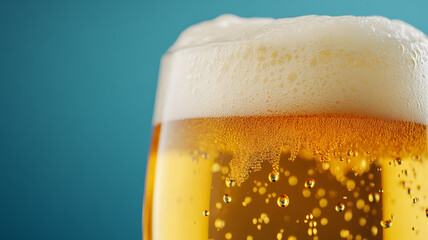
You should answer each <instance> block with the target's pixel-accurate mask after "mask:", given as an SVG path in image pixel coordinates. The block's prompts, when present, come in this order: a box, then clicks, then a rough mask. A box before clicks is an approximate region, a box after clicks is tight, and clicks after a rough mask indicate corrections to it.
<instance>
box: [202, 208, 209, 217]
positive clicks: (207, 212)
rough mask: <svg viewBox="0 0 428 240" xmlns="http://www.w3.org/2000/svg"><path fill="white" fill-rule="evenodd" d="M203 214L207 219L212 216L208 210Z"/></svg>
mask: <svg viewBox="0 0 428 240" xmlns="http://www.w3.org/2000/svg"><path fill="white" fill-rule="evenodd" d="M202 214H203V215H204V216H205V217H208V216H209V215H210V211H208V210H204V211H203V212H202Z"/></svg>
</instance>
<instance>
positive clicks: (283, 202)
mask: <svg viewBox="0 0 428 240" xmlns="http://www.w3.org/2000/svg"><path fill="white" fill-rule="evenodd" d="M276 203H277V204H278V206H280V207H287V206H288V204H289V203H290V199H289V198H288V196H287V195H285V194H281V195H280V196H279V197H278V200H277V201H276Z"/></svg>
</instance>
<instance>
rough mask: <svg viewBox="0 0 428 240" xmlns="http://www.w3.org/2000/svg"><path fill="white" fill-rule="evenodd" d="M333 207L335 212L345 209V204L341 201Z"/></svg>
mask: <svg viewBox="0 0 428 240" xmlns="http://www.w3.org/2000/svg"><path fill="white" fill-rule="evenodd" d="M334 209H335V210H336V212H343V210H345V204H344V203H343V202H339V203H338V204H336V206H335V207H334Z"/></svg>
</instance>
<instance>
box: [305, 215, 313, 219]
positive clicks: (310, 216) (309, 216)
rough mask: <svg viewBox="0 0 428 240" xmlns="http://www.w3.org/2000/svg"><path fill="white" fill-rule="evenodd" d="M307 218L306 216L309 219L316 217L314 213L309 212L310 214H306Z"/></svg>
mask: <svg viewBox="0 0 428 240" xmlns="http://www.w3.org/2000/svg"><path fill="white" fill-rule="evenodd" d="M305 218H306V219H307V220H309V219H314V215H313V214H312V213H308V214H306V216H305Z"/></svg>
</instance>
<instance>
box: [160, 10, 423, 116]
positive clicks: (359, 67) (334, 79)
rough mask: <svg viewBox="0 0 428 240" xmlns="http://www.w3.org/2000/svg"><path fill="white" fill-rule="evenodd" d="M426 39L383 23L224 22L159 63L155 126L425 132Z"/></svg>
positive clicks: (183, 42)
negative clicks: (279, 119)
mask: <svg viewBox="0 0 428 240" xmlns="http://www.w3.org/2000/svg"><path fill="white" fill-rule="evenodd" d="M427 60H428V39H427V37H426V36H425V35H424V34H423V33H422V32H420V31H419V30H417V29H415V28H414V27H412V26H410V25H408V24H406V23H404V22H401V21H398V20H389V19H386V18H383V17H353V16H343V17H328V16H304V17H298V18H289V19H277V20H274V19H264V18H249V19H245V18H239V17H236V16H232V15H225V16H220V17H218V18H216V19H214V20H212V21H207V22H203V23H200V24H197V25H194V26H191V27H189V28H188V29H186V30H185V31H184V32H183V33H182V34H181V35H180V37H179V38H178V40H177V41H176V43H175V44H174V45H173V46H172V47H171V49H170V50H169V52H168V53H167V54H165V56H164V57H163V59H162V66H161V71H160V79H159V86H158V92H157V99H156V110H155V116H154V123H155V124H157V123H160V122H166V121H171V120H179V119H186V118H200V117H222V116H252V115H280V114H287V115H295V114H353V115H360V116H373V117H382V118H387V119H395V120H402V121H410V122H416V123H423V124H428V82H427V77H426V76H427V74H428V66H427Z"/></svg>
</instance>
